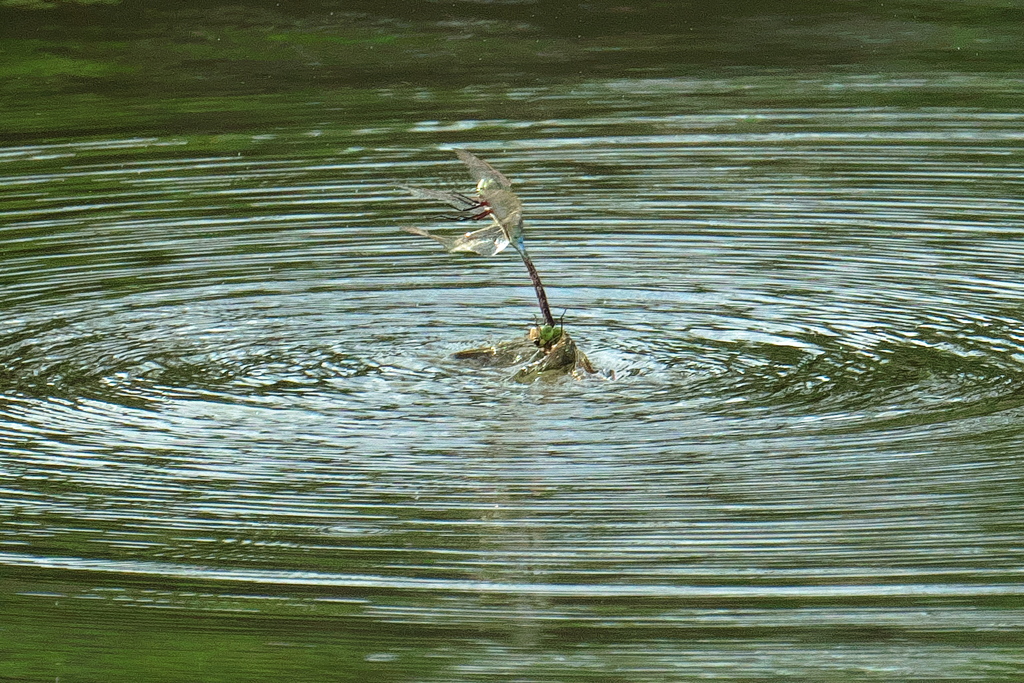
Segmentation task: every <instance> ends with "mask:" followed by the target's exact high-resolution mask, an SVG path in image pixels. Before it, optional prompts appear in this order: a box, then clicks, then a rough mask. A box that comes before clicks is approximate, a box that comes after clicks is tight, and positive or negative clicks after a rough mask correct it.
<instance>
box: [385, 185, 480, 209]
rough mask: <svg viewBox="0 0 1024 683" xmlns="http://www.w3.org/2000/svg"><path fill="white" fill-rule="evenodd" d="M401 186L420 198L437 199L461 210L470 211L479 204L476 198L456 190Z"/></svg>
mask: <svg viewBox="0 0 1024 683" xmlns="http://www.w3.org/2000/svg"><path fill="white" fill-rule="evenodd" d="M399 187H400V188H402V189H403V190H405V191H406V192H408V193H409V194H411V195H412V196H414V197H419V198H420V199H435V200H437V201H439V202H444V203H445V204H447V205H448V206H451V207H454V208H456V209H458V210H459V211H469V210H470V209H473V208H476V206H477V202H476V200H474V199H472V198H470V197H467V196H465V195H462V194H458V193H456V192H442V191H441V190H428V189H427V188H425V187H414V186H412V185H399Z"/></svg>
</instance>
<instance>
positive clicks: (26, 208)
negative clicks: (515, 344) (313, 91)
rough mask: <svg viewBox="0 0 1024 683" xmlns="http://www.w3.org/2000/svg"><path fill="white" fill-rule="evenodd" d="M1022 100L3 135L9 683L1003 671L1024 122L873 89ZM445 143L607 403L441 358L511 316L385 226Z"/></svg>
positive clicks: (0, 337) (439, 160) (709, 106)
mask: <svg viewBox="0 0 1024 683" xmlns="http://www.w3.org/2000/svg"><path fill="white" fill-rule="evenodd" d="M1022 85H1024V82H1021V81H1020V80H1019V79H1017V78H1016V77H997V76H991V77H990V78H986V79H978V78H974V79H973V80H972V79H971V78H968V77H966V76H957V75H955V74H944V75H942V74H940V75H935V74H933V75H931V76H927V77H925V76H920V77H918V78H915V79H909V80H908V79H900V78H888V77H883V76H864V75H850V74H845V75H843V74H832V75H821V74H819V75H817V76H814V77H806V78H804V77H796V76H793V77H788V78H775V77H772V78H767V79H764V80H761V81H753V80H750V79H749V78H739V77H737V78H736V79H729V78H724V79H717V80H701V79H694V78H670V77H663V78H654V79H650V78H632V79H592V80H587V81H584V82H580V83H576V84H573V85H572V86H571V87H561V86H551V87H536V88H534V89H524V88H518V87H516V88H513V87H511V86H509V87H506V86H494V87H490V88H488V87H482V86H481V87H477V88H471V89H469V90H467V91H463V92H461V93H460V94H459V96H458V97H459V98H460V99H459V104H458V107H461V108H464V109H465V110H466V111H475V112H477V113H478V114H480V113H487V112H493V111H494V108H495V104H494V102H495V101H496V100H505V101H509V102H521V103H529V106H526V104H524V105H523V106H518V105H516V106H515V107H514V109H515V113H514V114H509V115H508V116H504V117H499V116H493V115H492V116H489V117H488V116H475V117H474V116H470V115H466V116H459V117H455V119H454V120H448V119H449V118H452V117H445V118H444V119H438V120H431V119H426V118H424V117H423V116H422V107H423V105H422V100H423V98H427V99H429V98H430V97H431V96H432V94H431V92H430V91H429V90H425V89H424V90H419V91H417V92H418V97H419V100H417V96H416V93H413V92H412V91H409V90H401V88H399V89H398V90H394V89H381V90H380V91H378V92H377V93H376V94H375V95H374V96H373V97H370V98H369V99H368V101H374V100H373V98H374V97H376V98H378V100H379V102H378V104H379V107H378V108H377V109H374V108H373V107H370V108H369V109H368V110H367V112H366V113H365V115H363V116H361V117H353V116H352V115H351V114H349V119H347V120H346V121H345V122H344V123H337V122H333V121H332V116H331V112H330V111H326V110H324V111H318V109H317V108H318V103H317V102H316V101H314V100H312V99H307V100H300V101H296V102H295V103H294V104H293V105H289V106H294V107H295V108H296V110H302V111H304V112H307V113H305V114H303V115H302V116H301V117H299V118H301V119H303V120H302V121H301V122H300V123H294V122H293V123H277V124H275V125H272V126H266V127H259V128H257V127H253V128H252V129H242V130H233V131H230V132H223V133H180V134H173V133H163V134H152V135H148V134H147V135H135V134H132V129H131V127H130V126H129V127H125V129H124V130H123V131H122V133H123V134H121V135H99V136H98V135H84V134H83V135H80V136H76V137H69V138H54V137H45V138H34V139H33V138H30V137H27V138H26V139H23V140H21V141H18V142H14V143H11V144H5V145H4V146H3V147H2V148H0V176H2V177H0V186H2V187H3V203H2V205H0V235H2V239H3V247H2V248H3V256H2V258H3V272H2V273H0V292H2V300H3V302H4V303H3V307H4V315H3V319H2V320H0V447H2V448H0V472H2V473H3V480H2V481H3V484H2V486H3V495H2V496H0V591H2V594H0V604H2V605H3V607H2V610H3V614H4V619H3V623H2V624H0V640H2V641H3V643H4V644H3V645H0V650H4V651H5V652H6V653H7V655H6V660H7V661H6V662H0V678H5V677H9V678H11V680H14V679H18V680H22V679H24V680H53V679H55V678H59V679H60V680H142V679H145V680H260V679H262V680H324V679H328V680H354V679H357V678H367V677H368V678H369V679H370V680H417V681H482V680H522V681H533V680H537V681H562V680H602V681H605V680H616V681H617V680H622V681H669V680H696V679H701V680H704V679H709V680H843V681H893V680H922V681H923V680H929V681H931V680H956V681H963V680H976V681H980V680H985V681H1002V680H1005V681H1012V680H1018V678H1019V676H1020V675H1022V674H1024V659H1022V657H1024V648H1022V647H1021V644H1020V632H1021V629H1022V628H1024V609H1022V603H1021V599H1022V593H1024V590H1022V588H1021V580H1022V570H1021V567H1022V559H1024V556H1022V552H1021V531H1020V529H1021V528H1022V527H1024V512H1021V506H1020V500H1021V494H1022V488H1021V476H1020V465H1021V453H1022V446H1024V427H1022V417H1024V392H1022V390H1021V386H1022V381H1024V332H1022V331H1021V319H1022V316H1024V313H1022V309H1021V306H1020V303H1019V301H1020V298H1021V296H1022V289H1024V284H1022V283H1024V241H1022V239H1021V238H1022V236H1024V235H1022V233H1024V230H1022V227H1021V226H1022V223H1024V221H1022V219H1024V201H1022V200H1021V189H1022V186H1024V151H1022V150H1024V146H1022V144H1021V143H1022V141H1024V113H1020V112H1014V111H1007V110H1005V109H992V108H984V107H967V106H964V107H953V106H943V107H937V106H930V107H929V106H921V107H907V106H903V105H899V106H863V103H862V102H860V101H859V100H858V99H857V98H858V96H859V95H857V94H856V93H862V92H864V91H871V92H872V93H877V92H882V93H885V94H888V95H890V96H891V97H892V98H893V99H894V100H901V101H905V100H906V99H907V98H910V97H912V96H913V93H915V92H918V91H919V90H920V89H922V88H930V89H931V91H932V92H934V91H936V90H942V89H955V88H961V89H968V90H971V89H973V90H972V91H974V92H980V91H984V90H986V89H988V90H989V91H999V92H1003V91H1010V90H1013V89H1019V88H1020V87H1021V86H1022ZM779 91H785V92H786V93H787V101H788V102H791V103H793V104H792V106H781V105H770V104H765V102H766V100H768V99H770V98H771V97H772V96H773V94H774V93H777V92H779ZM837 93H839V94H838V95H837ZM848 93H855V94H853V95H850V94H848ZM438 96H439V95H438ZM844 98H846V99H847V100H848V101H845V102H844ZM406 101H408V102H409V104H407V105H406V104H404V102H406ZM396 102H397V103H396ZM417 102H418V103H417ZM531 108H534V109H536V110H537V113H539V114H542V115H538V116H531ZM310 111H314V112H317V113H316V114H315V115H310V114H309V113H308V112H310ZM381 111H386V112H387V115H383V116H381V115H377V114H379V113H380V112H381ZM374 112H377V114H375V113H374ZM555 114H557V115H555ZM285 118H287V117H285ZM453 147H464V148H467V149H471V150H472V151H473V152H474V153H476V154H478V155H479V156H481V157H482V158H484V159H487V160H488V161H490V162H491V163H493V164H494V165H495V166H496V167H497V168H499V169H500V170H502V171H503V172H504V173H505V174H507V175H508V176H509V177H510V178H511V179H512V180H513V182H514V183H515V187H516V189H517V191H518V193H519V195H520V197H521V198H522V199H523V200H524V202H525V204H526V231H527V239H528V242H529V244H530V248H531V252H532V254H533V257H534V260H535V261H536V263H537V266H538V268H539V269H540V271H541V273H542V274H543V275H544V278H545V283H546V284H547V286H548V296H549V298H550V300H551V303H552V307H553V308H554V309H556V315H558V314H560V313H561V312H562V311H563V310H564V311H565V325H566V328H567V329H569V330H570V331H571V332H572V334H573V338H574V339H575V340H576V341H577V342H578V343H579V344H580V345H581V347H583V348H584V350H585V351H586V353H587V354H588V356H589V357H590V359H591V360H592V362H593V363H594V365H595V366H597V367H598V368H600V369H601V370H602V372H601V374H600V375H599V376H597V377H594V378H589V379H585V380H582V381H573V380H570V379H566V380H564V381H557V382H538V383H534V384H531V385H528V386H522V385H519V384H516V383H514V382H510V381H509V379H508V376H507V372H506V371H503V370H497V369H488V368H479V367H474V366H470V365H466V364H463V363H461V362H459V361H458V360H455V359H453V358H451V354H452V353H453V352H454V351H457V350H459V349H462V348H465V347H468V346H474V345H479V344H482V343H487V342H490V341H497V340H501V339H507V338H510V337H514V336H517V335H519V334H522V333H523V331H524V330H525V329H526V327H527V326H529V325H531V324H533V322H534V316H535V306H534V300H533V291H532V289H531V287H530V282H529V279H528V278H527V277H526V273H525V271H524V270H523V268H522V264H521V263H519V262H518V260H517V259H516V258H515V256H514V254H513V255H508V254H503V255H501V256H499V257H496V258H494V259H483V258H479V257H473V256H454V255H449V254H445V253H444V252H443V251H441V250H440V249H439V248H437V247H436V245H431V244H430V243H428V242H427V241H426V240H422V239H419V238H416V237H413V236H410V235H407V234H405V233H402V232H400V231H399V227H400V226H402V225H423V226H433V225H434V224H435V220H434V216H435V215H436V214H437V213H438V211H437V207H432V206H426V205H424V204H423V203H422V202H416V201H413V200H410V199H409V198H408V197H407V196H406V195H405V194H404V193H402V192H401V191H400V190H397V189H395V184H396V183H399V182H401V183H415V184H421V185H426V186H431V187H447V188H450V189H454V190H467V189H470V188H469V187H467V182H466V179H465V173H464V170H463V169H462V168H461V166H460V165H459V164H458V162H457V160H455V158H454V156H453V155H452V154H451V152H450V149H451V148H453ZM140 671H142V672H148V673H147V675H145V676H142V677H141V678H140V677H139V675H138V672H140Z"/></svg>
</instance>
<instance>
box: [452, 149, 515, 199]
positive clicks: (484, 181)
mask: <svg viewBox="0 0 1024 683" xmlns="http://www.w3.org/2000/svg"><path fill="white" fill-rule="evenodd" d="M455 153H456V154H458V155H459V160H460V161H462V163H464V164H466V166H467V167H468V168H469V174H470V175H471V176H473V180H475V181H476V183H477V185H476V187H477V190H480V191H483V190H484V189H486V188H494V189H504V190H511V189H512V183H511V181H509V179H508V178H506V177H505V176H504V175H502V173H501V171H499V170H498V169H496V168H494V167H493V166H491V165H490V164H489V163H487V162H486V161H484V160H483V159H480V158H478V157H475V156H473V155H472V154H470V153H469V152H467V151H466V150H464V149H457V150H455Z"/></svg>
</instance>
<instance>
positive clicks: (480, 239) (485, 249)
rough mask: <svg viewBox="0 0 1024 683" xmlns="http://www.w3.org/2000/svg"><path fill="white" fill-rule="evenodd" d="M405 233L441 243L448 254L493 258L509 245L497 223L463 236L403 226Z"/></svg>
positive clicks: (506, 237) (503, 231)
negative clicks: (468, 254)
mask: <svg viewBox="0 0 1024 683" xmlns="http://www.w3.org/2000/svg"><path fill="white" fill-rule="evenodd" d="M402 230H404V231H405V232H407V233H409V234H411V235H419V236H421V237H429V238H430V239H432V240H436V241H438V242H440V243H441V246H443V247H444V248H445V251H449V252H469V253H473V254H480V255H481V256H494V255H495V254H499V253H501V252H502V251H504V250H505V247H507V246H508V245H509V241H508V236H507V235H506V234H505V230H504V229H503V228H502V227H501V226H500V225H498V224H497V223H492V224H491V225H488V226H487V227H486V228H481V229H480V230H474V231H473V232H467V233H466V234H464V235H453V236H449V235H435V234H434V233H432V232H427V231H426V230H424V229H422V228H414V227H408V226H405V227H403V228H402Z"/></svg>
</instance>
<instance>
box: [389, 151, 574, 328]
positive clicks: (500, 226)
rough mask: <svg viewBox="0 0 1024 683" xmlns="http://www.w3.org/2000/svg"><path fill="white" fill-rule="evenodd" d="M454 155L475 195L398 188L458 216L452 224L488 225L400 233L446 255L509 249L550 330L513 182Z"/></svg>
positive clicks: (549, 317) (477, 162) (476, 161)
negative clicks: (429, 242) (431, 243)
mask: <svg viewBox="0 0 1024 683" xmlns="http://www.w3.org/2000/svg"><path fill="white" fill-rule="evenodd" d="M455 154H456V155H458V157H459V160H461V161H462V163H464V164H465V165H466V167H467V168H468V169H469V174H470V176H472V178H473V180H475V181H476V194H475V195H466V194H462V193H460V192H444V191H442V190H430V189H427V188H424V187H415V186H413V185H400V187H401V188H403V189H405V190H406V191H408V192H409V193H411V194H412V195H413V196H415V197H419V198H421V199H433V200H437V201H441V202H444V203H446V204H448V205H449V206H451V207H452V208H454V209H455V210H456V211H457V212H458V213H457V215H455V216H453V217H451V218H453V219H454V220H460V221H464V220H472V221H481V220H488V219H490V223H489V224H488V225H487V226H485V227H483V228H479V229H477V230H472V231H469V232H466V233H463V234H462V235H435V234H434V233H432V232H429V231H427V230H424V229H423V228H415V227H403V228H402V230H404V231H405V232H408V233H411V234H413V235H420V236H421V237H429V238H431V239H433V240H436V241H438V242H440V243H441V246H443V247H444V248H445V250H446V251H448V252H467V253H474V254H479V255H480V256H495V255H496V254H500V253H501V252H502V251H504V250H505V248H506V247H508V246H509V245H512V248H513V249H515V250H516V251H517V252H518V253H519V256H520V257H521V258H522V259H523V263H524V264H525V265H526V269H527V271H529V273H530V279H531V280H532V282H533V288H534V291H535V292H536V293H537V303H538V305H539V306H540V310H541V314H542V315H543V316H544V321H545V322H546V323H547V325H548V326H549V327H554V325H555V319H554V317H553V316H552V315H551V308H550V307H549V306H548V298H547V294H546V293H545V292H544V285H543V284H541V281H540V275H539V274H538V273H537V269H536V268H535V267H534V265H533V261H532V260H531V259H530V256H529V255H528V254H527V253H526V243H525V242H524V241H523V202H522V201H521V200H520V199H519V197H517V196H516V194H515V193H514V192H513V191H512V182H511V181H510V180H509V179H508V178H506V177H505V175H504V174H503V173H501V171H499V170H497V169H496V168H494V167H493V166H491V165H490V164H488V163H487V162H486V161H484V160H483V159H480V158H478V157H476V156H474V155H473V154H470V153H469V152H467V151H466V150H464V149H456V150H455ZM446 218H447V217H446Z"/></svg>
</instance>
